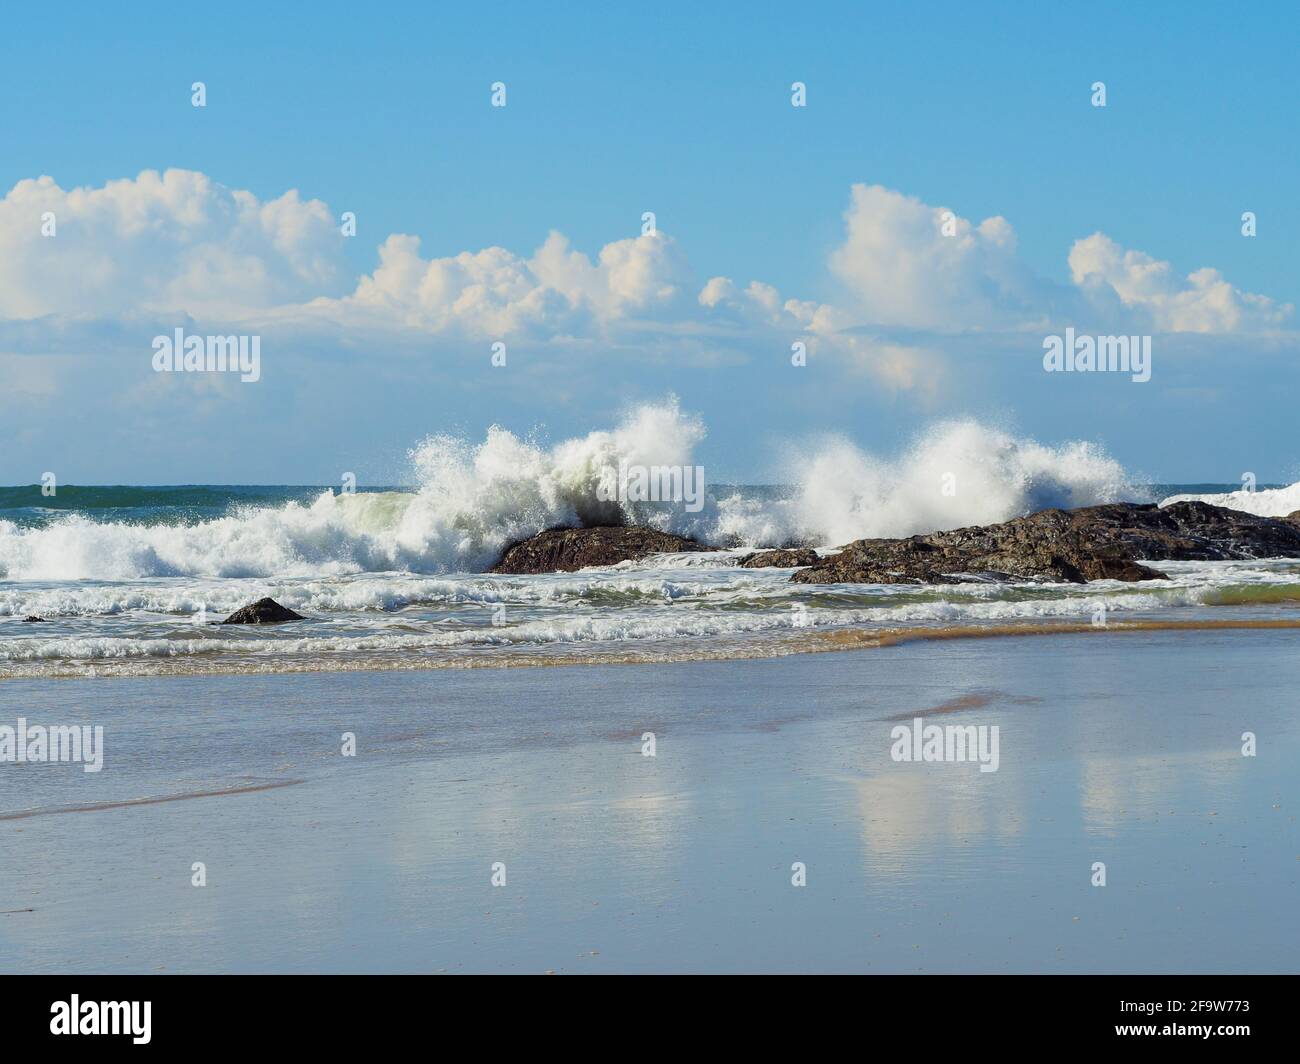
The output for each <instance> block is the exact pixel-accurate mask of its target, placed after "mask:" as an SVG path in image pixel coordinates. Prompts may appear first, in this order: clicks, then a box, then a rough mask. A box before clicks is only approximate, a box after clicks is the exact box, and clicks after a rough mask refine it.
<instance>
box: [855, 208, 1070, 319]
mask: <svg viewBox="0 0 1300 1064" xmlns="http://www.w3.org/2000/svg"><path fill="white" fill-rule="evenodd" d="M844 220H845V224H846V226H847V232H846V234H845V240H844V243H843V244H842V245H841V246H840V247H838V248H837V249H836V250H835V251H834V252H833V253H832V254H831V259H830V267H831V271H832V272H833V273H834V274H835V276H836V277H838V278H839V280H840V281H841V282H842V283H843V284H844V286H845V288H846V289H847V291H848V293H849V295H850V297H851V299H852V300H853V302H854V304H855V305H856V307H857V308H858V309H859V310H860V311H861V312H862V313H863V314H865V315H866V317H867V319H868V320H869V321H870V322H871V323H873V324H877V325H905V326H915V327H923V328H932V329H940V330H961V329H990V328H1004V327H1014V326H1018V325H1024V324H1026V323H1029V324H1033V323H1035V322H1037V321H1040V320H1042V318H1043V316H1044V312H1045V310H1046V309H1047V306H1048V304H1050V303H1051V301H1052V298H1051V292H1050V286H1049V285H1048V284H1047V283H1046V282H1044V281H1042V280H1041V279H1038V278H1036V277H1034V275H1033V274H1032V273H1031V271H1029V270H1028V269H1027V268H1026V267H1025V266H1024V264H1023V263H1022V262H1021V261H1020V259H1019V258H1018V256H1017V253H1016V234H1015V230H1013V229H1012V227H1011V225H1010V224H1009V223H1008V222H1007V220H1006V219H1005V218H1001V217H992V218H986V219H984V221H982V222H980V223H979V224H978V225H974V224H972V223H971V222H969V221H968V220H967V219H965V218H962V217H959V216H958V215H957V214H956V212H953V211H949V210H947V209H946V208H944V207H931V206H929V205H927V204H925V203H922V202H921V201H920V200H919V199H916V198H915V197H912V196H904V195H903V194H902V193H899V192H895V191H893V190H891V189H887V188H884V187H882V186H880V185H854V186H853V191H852V195H851V199H850V202H849V208H848V210H847V211H846V212H845V215H844Z"/></svg>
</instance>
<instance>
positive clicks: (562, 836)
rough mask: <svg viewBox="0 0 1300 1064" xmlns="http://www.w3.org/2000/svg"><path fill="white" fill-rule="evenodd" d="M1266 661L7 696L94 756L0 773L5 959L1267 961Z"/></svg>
mask: <svg viewBox="0 0 1300 1064" xmlns="http://www.w3.org/2000/svg"><path fill="white" fill-rule="evenodd" d="M1295 641H1296V636H1295V633H1294V632H1292V631H1288V630H1285V629H1280V628H1275V629H1271V630H1270V629H1267V628H1256V629H1252V630H1225V629H1219V630H1200V631H1166V630H1150V631H1141V630H1139V631H1129V632H1126V633H1125V634H1124V636H1123V637H1122V638H1098V637H1097V635H1096V634H1095V633H1093V632H1090V631H1079V632H1077V633H1071V634H1060V635H1057V636H1055V637H1054V638H1051V639H1043V638H1027V637H1025V638H1017V637H1012V636H1008V637H1006V638H998V639H970V640H952V641H943V642H932V641H922V642H905V643H902V644H900V645H895V646H884V647H873V648H870V649H860V650H848V651H846V652H844V653H836V654H795V655H792V656H788V657H780V658H771V659H760V660H748V661H724V662H718V661H703V662H690V663H680V664H673V665H653V666H647V665H632V664H626V665H620V666H573V667H568V668H548V669H502V670H491V669H467V670H440V671H423V672H370V673H363V672H358V673H332V674H302V675H274V676H210V677H177V678H170V677H168V678H158V677H154V678H148V679H99V680H60V681H27V680H20V681H9V682H6V683H3V684H0V722H8V723H13V721H14V719H15V718H16V717H18V716H20V715H25V716H27V717H29V718H31V719H32V720H33V721H35V720H40V721H42V722H59V723H69V724H72V723H90V724H102V725H104V727H105V752H104V768H103V771H101V772H99V773H94V774H87V773H83V772H82V771H81V770H80V767H79V766H76V765H68V764H56V765H35V764H28V765H14V764H4V765H0V817H3V818H5V819H4V820H3V822H0V855H2V858H0V910H3V911H0V969H3V970H4V971H20V972H28V971H68V970H71V971H140V972H151V971H160V970H162V971H175V972H199V971H204V972H207V971H218V972H220V971H240V972H245V971H251V972H262V971H273V972H274V971H286V972H312V971H365V972H385V971H403V972H404V971H452V972H464V971H510V972H545V971H555V972H560V973H565V972H623V971H691V972H699V971H864V972H912V971H930V972H935V971H989V972H1002V971H1029V972H1040V971H1041V972H1072V971H1084V972H1092V971H1098V972H1110V971H1117V972H1128V971H1162V972H1163V971H1169V972H1174V971H1294V970H1296V968H1297V967H1298V966H1300V963H1298V962H1297V959H1296V958H1297V957H1300V921H1297V920H1296V919H1295V917H1294V899H1295V897H1296V895H1297V887H1298V886H1300V859H1298V858H1300V838H1298V836H1297V824H1296V813H1297V809H1298V808H1300V782H1298V781H1297V776H1296V773H1295V765H1296V764H1297V755H1300V714H1298V713H1297V712H1296V709H1295V697H1294V692H1295V691H1296V690H1297V689H1300V660H1298V659H1297V655H1296V654H1295V649H1296V642H1295ZM915 716H920V717H922V718H934V719H935V722H936V723H939V724H943V725H948V724H963V725H964V724H971V725H977V726H978V725H997V726H998V727H999V729H1000V734H1001V757H1000V764H999V768H998V771H996V772H992V773H981V772H979V771H978V768H977V766H975V765H973V764H970V763H965V764H933V763H923V764H905V763H897V762H894V761H892V760H891V758H890V756H889V752H890V747H891V739H890V730H891V728H893V727H895V725H894V724H892V723H890V722H891V721H910V720H911V719H912V718H913V717H915ZM1245 731H1251V732H1253V733H1255V735H1256V736H1257V743H1258V750H1257V756H1255V757H1243V756H1242V753H1241V746H1242V742H1241V735H1242V733H1243V732H1245ZM645 732H653V733H654V735H655V742H656V751H655V753H656V756H654V757H645V756H643V754H642V746H643V743H642V736H643V734H644V733H645ZM344 733H352V734H354V735H355V736H356V745H357V756H355V757H344V756H342V755H341V753H340V750H341V746H342V743H343V735H344ZM298 781H301V782H298ZM290 783H293V784H295V785H293V786H288V784H290ZM267 784H283V785H282V786H274V787H272V788H271V789H267ZM236 791H238V792H239V793H233V792H236ZM208 792H220V793H208ZM174 798H192V799H193V800H185V801H178V800H170V799H174ZM74 809H80V810H82V811H76V812H74V811H73V810H74ZM41 813H50V814H54V813H58V814H59V815H34V814H41ZM15 817H21V819H14V818H15ZM1098 861H1100V862H1104V863H1105V865H1106V872H1107V883H1106V885H1105V886H1104V887H1096V886H1093V885H1092V884H1091V880H1092V878H1093V874H1094V873H1093V865H1094V863H1095V862H1098ZM195 862H202V864H203V865H204V868H205V872H206V879H207V885H206V886H203V887H195V886H192V885H191V879H192V876H193V871H192V868H193V865H194V863H195ZM796 862H798V863H801V864H802V865H803V866H804V867H805V869H806V879H807V885H806V886H802V887H796V886H793V885H792V882H791V879H792V875H793V874H794V872H793V871H792V866H793V865H794V864H795V863H796ZM497 863H500V864H504V866H505V885H503V886H493V885H492V876H493V866H494V864H497Z"/></svg>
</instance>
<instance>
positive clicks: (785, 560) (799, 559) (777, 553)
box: [739, 547, 821, 569]
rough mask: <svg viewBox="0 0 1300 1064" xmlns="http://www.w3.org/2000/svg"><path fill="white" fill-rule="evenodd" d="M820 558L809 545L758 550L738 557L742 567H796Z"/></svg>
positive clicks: (814, 562) (811, 563)
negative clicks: (789, 548) (788, 548)
mask: <svg viewBox="0 0 1300 1064" xmlns="http://www.w3.org/2000/svg"><path fill="white" fill-rule="evenodd" d="M819 561H821V558H820V557H819V556H818V554H817V552H816V551H815V550H812V549H811V548H809V547H798V548H795V549H794V550H760V551H756V552H755V553H753V554H746V555H745V556H744V557H743V558H741V559H740V562H739V565H740V567H741V568H742V569H798V568H799V567H800V566H803V565H816V564H817V563H818V562H819Z"/></svg>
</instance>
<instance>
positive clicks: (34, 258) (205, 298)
mask: <svg viewBox="0 0 1300 1064" xmlns="http://www.w3.org/2000/svg"><path fill="white" fill-rule="evenodd" d="M51 216H52V221H53V226H54V233H55V235H54V236H46V235H43V232H42V229H43V226H45V225H46V223H47V222H48V221H49V220H50V218H51ZM340 245H341V238H340V236H339V232H338V229H337V227H336V225H335V222H334V219H333V218H332V217H331V216H330V213H329V211H328V209H327V208H326V206H325V204H324V203H322V202H320V201H319V200H302V199H300V198H299V196H298V193H297V192H296V191H289V192H286V193H284V195H282V196H279V197H278V198H276V199H273V200H267V201H262V200H259V199H258V198H257V197H256V196H254V195H253V194H252V193H250V192H244V191H238V190H233V189H229V188H226V187H225V186H223V185H220V184H218V183H217V182H215V181H213V180H212V179H211V178H209V177H207V176H205V175H204V174H200V173H195V172H193V171H189V170H168V171H166V173H162V174H159V173H158V172H157V171H155V170H145V171H143V172H142V173H141V174H140V175H139V176H137V177H135V178H127V179H123V180H118V181H109V182H108V183H107V184H105V185H104V186H103V187H102V188H73V189H66V190H65V189H63V188H61V187H60V186H59V185H58V184H56V183H55V182H54V180H53V179H52V178H49V177H40V178H37V179H35V180H24V181H20V182H19V183H18V184H17V185H15V186H14V187H13V188H12V189H11V190H10V191H9V193H8V195H6V196H5V197H4V199H2V200H0V318H8V319H24V318H37V317H41V316H43V315H47V314H67V315H74V316H116V315H120V314H123V313H130V312H132V311H146V312H147V311H179V312H184V313H195V314H198V313H231V312H245V311H248V310H256V309H260V308H265V307H270V306H274V305H277V304H282V303H287V302H294V301H303V300H307V299H311V298H312V297H314V296H318V295H320V294H321V293H322V291H328V290H329V289H330V288H331V287H332V286H334V285H336V284H337V283H338V281H339V279H340V277H341V265H342V254H341V246H340Z"/></svg>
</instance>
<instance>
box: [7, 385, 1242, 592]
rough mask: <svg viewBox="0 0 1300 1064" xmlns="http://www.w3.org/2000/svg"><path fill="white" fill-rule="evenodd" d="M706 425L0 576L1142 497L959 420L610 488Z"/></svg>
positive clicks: (92, 540) (338, 557) (494, 453)
mask: <svg viewBox="0 0 1300 1064" xmlns="http://www.w3.org/2000/svg"><path fill="white" fill-rule="evenodd" d="M704 435H705V429H704V426H703V425H702V424H701V423H700V422H699V420H698V419H696V418H694V417H692V416H690V415H688V414H686V413H684V412H683V411H682V410H681V409H680V407H679V405H678V404H677V402H676V400H673V399H669V400H667V401H665V402H662V403H654V404H645V405H642V406H640V407H637V408H636V409H634V410H632V411H630V412H629V413H628V414H627V415H626V416H625V417H624V418H623V420H622V421H621V422H619V424H618V425H617V427H615V428H614V429H612V430H609V431H603V430H602V431H595V432H591V433H588V434H587V435H585V436H581V437H577V438H574V439H569V440H565V441H562V442H560V443H558V444H556V445H554V446H551V447H546V446H543V445H542V444H539V443H537V442H535V441H531V440H526V439H521V438H519V437H517V436H515V435H514V434H512V433H510V432H508V431H506V430H505V429H502V428H499V427H493V428H491V429H489V430H488V432H487V434H486V437H485V439H484V440H483V441H482V442H481V443H478V444H470V443H468V442H466V441H464V440H458V439H454V438H451V437H447V436H432V437H430V438H428V439H426V440H425V441H424V442H422V443H421V444H419V445H418V446H417V447H415V448H414V449H413V450H412V451H411V463H412V467H413V471H414V474H415V479H416V482H417V484H418V487H417V488H416V489H415V490H412V491H400V492H398V491H394V492H382V493H380V492H376V493H360V494H338V495H336V494H334V493H332V492H328V491H327V492H324V493H323V494H322V495H321V496H320V497H319V498H317V499H316V500H315V501H314V502H312V503H311V504H309V505H303V504H300V503H297V502H290V503H287V504H285V505H283V506H280V507H274V508H249V509H245V510H242V511H240V512H237V513H233V514H231V515H230V516H227V517H222V518H219V519H216V520H210V521H204V522H201V523H194V524H187V525H179V526H177V525H138V524H126V523H120V522H119V523H110V522H97V521H94V520H91V519H90V518H87V517H85V516H83V515H80V514H72V515H69V516H67V517H64V518H62V519H60V520H59V521H57V522H56V523H54V524H51V525H48V526H45V527H41V528H20V527H19V526H17V525H15V524H13V523H10V522H0V577H4V578H7V579H9V580H14V581H32V580H51V581H57V580H86V579H92V580H110V581H130V580H136V579H140V578H153V577H204V578H220V579H227V580H229V579H241V578H269V577H275V578H281V579H286V580H293V579H304V578H312V577H316V578H330V577H339V576H345V575H348V574H355V573H379V572H404V573H411V574H440V573H470V572H482V571H483V570H485V569H486V568H488V567H489V566H490V565H491V564H492V563H493V562H494V561H495V560H496V559H497V558H498V557H499V556H500V554H501V551H502V550H503V548H504V547H506V546H507V545H508V544H510V543H512V542H514V541H517V540H519V539H522V538H525V537H527V536H529V535H532V534H534V533H536V532H539V531H541V530H543V529H545V528H549V527H554V526H557V525H577V524H581V523H608V522H609V521H611V520H615V519H622V520H626V521H628V522H632V523H649V524H654V525H656V526H658V527H660V528H663V529H666V530H670V531H675V532H679V533H682V534H686V535H692V536H695V537H697V538H699V539H701V540H704V541H706V542H710V543H714V544H719V545H735V544H744V545H749V546H775V545H781V544H783V543H786V542H789V541H794V540H802V541H807V542H812V543H816V544H823V545H830V544H839V543H843V542H846V541H848V540H851V539H855V538H859V537H863V536H902V535H910V534H913V533H917V532H929V531H933V530H935V529H938V528H953V527H958V526H961V525H967V524H980V523H988V522H993V521H1002V520H1006V519H1007V518H1010V517H1013V516H1016V515H1018V514H1023V513H1028V512H1031V511H1033V510H1036V509H1041V508H1043V507H1045V506H1082V505H1089V504H1093V503H1099V502H1107V501H1112V500H1116V499H1120V498H1128V497H1132V496H1133V494H1134V492H1133V489H1132V488H1130V487H1129V483H1128V478H1127V477H1126V476H1125V473H1124V470H1123V469H1122V468H1121V467H1120V466H1119V464H1118V463H1116V462H1115V461H1114V460H1113V459H1111V458H1109V457H1107V456H1106V455H1105V454H1104V453H1102V452H1101V451H1100V450H1099V449H1098V448H1096V447H1095V446H1094V445H1091V444H1087V443H1082V442H1076V443H1069V444H1064V445H1062V446H1059V447H1048V446H1044V445H1042V444H1039V443H1036V442H1034V441H1032V440H1024V439H1017V438H1015V437H1013V436H1012V435H1010V434H1008V433H1006V432H1004V431H1002V430H999V429H994V428H990V427H988V426H985V425H981V424H979V423H977V422H974V421H955V422H945V423H941V424H938V425H935V426H934V427H932V428H931V429H930V430H928V431H927V432H925V433H923V434H921V435H920V436H918V438H917V439H916V440H915V442H914V443H913V444H912V445H911V446H910V447H909V448H907V449H906V450H904V451H903V453H902V454H901V455H899V456H897V457H895V458H893V459H882V458H877V457H873V456H871V455H868V454H866V453H864V452H863V451H861V450H860V449H859V448H857V447H856V446H855V445H853V444H852V443H850V442H848V441H847V440H842V439H835V440H828V441H822V442H820V443H817V444H810V445H807V446H802V447H794V448H791V449H790V454H791V455H792V457H791V458H790V459H789V461H788V462H787V466H788V468H784V469H777V470H774V471H773V474H774V475H773V476H772V477H771V478H769V479H779V480H782V481H784V482H786V483H789V484H792V485H794V488H793V492H792V494H791V495H790V496H789V497H786V498H782V499H769V498H758V497H754V496H752V495H751V496H742V495H739V494H734V495H730V496H728V497H724V498H720V499H719V498H714V497H710V498H709V499H708V501H707V503H706V505H705V507H704V509H703V510H702V511H701V512H699V513H686V512H684V511H683V509H682V508H681V507H680V506H678V507H676V508H673V507H671V506H668V507H662V506H660V507H655V506H648V505H646V504H635V503H616V502H602V501H600V500H599V499H598V497H597V490H596V489H597V486H598V484H599V483H600V481H601V477H602V475H607V470H608V469H609V468H611V467H617V466H618V463H619V462H620V461H626V462H628V463H629V464H632V465H641V466H693V465H696V464H700V463H699V462H698V460H697V454H696V452H697V451H698V448H699V445H700V443H701V442H702V440H703V439H704ZM706 468H707V467H706ZM1261 494H1263V493H1261ZM722 560H723V559H707V558H701V559H699V560H698V561H697V562H692V563H683V564H697V565H698V564H702V565H705V566H707V565H710V564H717V563H718V562H720V561H722Z"/></svg>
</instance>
